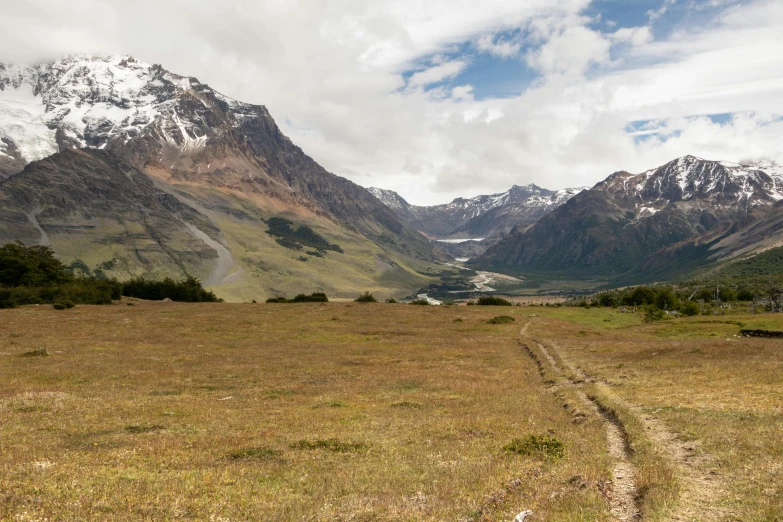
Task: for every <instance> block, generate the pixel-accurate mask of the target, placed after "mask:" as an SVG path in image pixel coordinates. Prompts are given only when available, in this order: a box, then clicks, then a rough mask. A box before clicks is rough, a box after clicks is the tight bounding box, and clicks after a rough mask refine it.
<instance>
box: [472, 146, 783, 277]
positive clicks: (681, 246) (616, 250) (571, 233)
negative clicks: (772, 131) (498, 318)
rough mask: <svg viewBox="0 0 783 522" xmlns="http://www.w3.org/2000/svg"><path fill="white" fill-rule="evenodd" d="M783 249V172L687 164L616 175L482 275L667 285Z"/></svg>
mask: <svg viewBox="0 0 783 522" xmlns="http://www.w3.org/2000/svg"><path fill="white" fill-rule="evenodd" d="M780 245H783V168H781V167H779V166H778V165H776V164H774V163H771V162H765V163H759V164H745V165H738V164H735V163H729V162H718V161H708V160H704V159H700V158H696V157H693V156H685V157H682V158H679V159H676V160H674V161H671V162H669V163H667V164H665V165H663V166H661V167H658V168H655V169H651V170H648V171H647V172H644V173H641V174H630V173H628V172H616V173H614V174H612V175H611V176H609V177H608V178H607V179H606V180H604V181H602V182H601V183H598V184H597V185H596V186H595V187H593V188H591V189H589V190H585V191H583V192H581V193H579V194H577V195H576V196H574V197H573V198H571V199H570V200H569V201H567V202H566V203H565V204H564V205H562V206H560V207H558V208H556V209H555V210H553V211H552V212H550V213H549V214H547V215H545V216H544V217H542V218H541V219H540V220H539V221H537V222H536V223H535V224H534V225H533V226H530V227H528V226H517V227H516V228H514V229H513V230H512V231H511V233H510V234H509V235H507V236H506V237H504V238H503V239H502V240H501V241H500V242H499V243H497V244H496V245H495V246H493V247H492V248H490V249H489V250H487V251H486V252H485V253H484V254H483V255H482V256H480V257H477V258H476V259H473V260H471V263H472V264H473V265H475V266H477V267H482V268H485V269H497V270H503V271H508V272H515V273H528V274H538V275H540V276H542V277H547V276H559V277H566V278H602V279H606V280H609V281H615V282H641V281H655V280H666V279H671V278H674V277H678V276H682V275H684V274H688V273H694V272H697V271H699V270H702V269H704V268H705V267H709V266H714V265H716V264H717V263H720V262H725V261H728V260H731V259H735V258H737V257H738V256H743V255H747V254H749V253H753V252H759V251H762V250H764V249H766V248H771V247H776V246H780Z"/></svg>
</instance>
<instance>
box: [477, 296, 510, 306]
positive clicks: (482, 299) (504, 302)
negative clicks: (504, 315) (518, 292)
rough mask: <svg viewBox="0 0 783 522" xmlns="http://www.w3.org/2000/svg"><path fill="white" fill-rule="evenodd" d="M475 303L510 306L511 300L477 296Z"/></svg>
mask: <svg viewBox="0 0 783 522" xmlns="http://www.w3.org/2000/svg"><path fill="white" fill-rule="evenodd" d="M476 304H477V305H481V306H511V301H508V300H506V299H503V298H502V297H479V300H478V301H477V302H476Z"/></svg>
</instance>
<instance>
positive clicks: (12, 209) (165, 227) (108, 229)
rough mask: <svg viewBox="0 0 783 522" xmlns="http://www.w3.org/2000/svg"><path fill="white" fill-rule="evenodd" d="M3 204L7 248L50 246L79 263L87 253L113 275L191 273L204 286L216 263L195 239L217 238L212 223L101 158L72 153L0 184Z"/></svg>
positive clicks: (124, 166)
mask: <svg viewBox="0 0 783 522" xmlns="http://www.w3.org/2000/svg"><path fill="white" fill-rule="evenodd" d="M0 204H1V205H2V214H1V217H2V219H0V243H3V244H5V243H8V242H10V241H13V240H21V241H24V242H25V243H28V244H32V243H40V244H46V245H52V246H53V248H55V250H56V251H57V252H68V251H70V252H72V253H73V255H74V256H77V255H80V254H79V251H80V250H82V249H87V250H89V251H91V253H92V255H93V256H95V255H97V256H98V257H99V258H100V259H102V260H103V261H108V262H110V263H111V264H112V265H116V267H114V268H115V270H118V271H119V270H126V271H128V274H129V275H141V274H145V275H151V276H154V277H163V276H171V275H181V274H182V273H183V272H186V273H190V274H193V275H198V276H201V277H203V278H204V279H207V278H209V276H210V275H211V274H210V269H211V267H212V265H214V262H215V261H216V260H217V258H218V252H216V251H215V249H213V248H210V247H209V245H207V244H206V243H205V242H204V241H203V240H202V239H199V238H198V237H197V236H196V235H195V234H194V232H192V230H193V229H197V230H200V231H201V232H202V233H203V234H204V235H209V236H217V234H218V233H219V232H218V230H217V228H216V227H215V226H213V225H212V223H211V222H210V221H209V219H207V218H205V217H204V216H203V215H201V214H199V213H198V212H197V211H195V210H194V209H192V208H191V207H188V206H187V205H184V204H183V203H181V202H180V201H179V200H177V199H176V198H175V197H173V196H171V195H169V194H166V193H164V192H162V191H160V190H159V189H157V188H156V187H155V185H154V183H153V182H152V180H151V179H150V178H149V177H148V176H147V175H146V174H144V173H143V172H141V171H139V170H138V169H135V168H134V167H132V166H131V165H129V164H128V163H126V162H124V161H122V160H119V159H117V158H115V157H114V156H113V155H111V154H110V153H107V152H104V151H98V150H68V151H65V152H63V153H58V154H54V155H53V156H50V157H48V158H46V159H43V160H40V161H37V162H34V163H31V164H30V165H29V166H28V167H27V168H25V169H24V171H23V172H21V173H20V174H17V175H15V176H13V177H11V178H9V179H7V180H5V181H4V182H2V183H0ZM126 251H132V252H133V254H134V258H135V259H130V258H128V257H126V256H124V255H123V253H125V252H126ZM134 261H135V262H134ZM145 265H146V266H148V267H149V269H147V270H145V269H144V266H145Z"/></svg>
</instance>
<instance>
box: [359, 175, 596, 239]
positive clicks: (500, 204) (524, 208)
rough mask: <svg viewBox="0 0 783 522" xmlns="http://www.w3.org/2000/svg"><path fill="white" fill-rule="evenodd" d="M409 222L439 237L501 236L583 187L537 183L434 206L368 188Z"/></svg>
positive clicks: (423, 231) (386, 191)
mask: <svg viewBox="0 0 783 522" xmlns="http://www.w3.org/2000/svg"><path fill="white" fill-rule="evenodd" d="M368 190H369V191H370V192H371V193H372V194H373V195H374V196H375V197H377V198H378V199H379V200H381V201H382V202H383V203H384V204H385V205H386V206H388V207H389V208H391V209H392V210H394V211H395V212H396V213H397V215H398V216H399V217H400V218H401V219H402V220H403V221H405V222H406V223H408V224H409V225H411V226H412V227H414V228H416V229H417V230H419V231H421V232H422V233H424V234H426V235H427V236H429V237H436V238H470V237H491V236H502V235H505V234H506V233H508V232H509V231H510V230H511V228H513V227H514V226H516V225H518V224H522V223H528V224H529V223H533V222H535V221H537V220H538V219H540V218H541V216H543V215H544V214H546V213H547V212H549V211H551V210H552V209H554V208H557V207H558V206H560V205H562V204H563V203H565V202H566V201H568V200H569V199H570V198H571V197H573V196H574V195H575V194H577V193H579V191H581V190H583V188H576V189H564V190H559V191H552V190H547V189H544V188H541V187H538V186H537V185H534V184H529V185H525V186H519V185H514V186H512V187H511V188H510V189H509V190H507V191H505V192H501V193H497V194H488V195H480V196H476V197H473V198H457V199H455V200H453V201H452V202H450V203H445V204H441V205H431V206H419V205H411V204H410V203H408V202H407V201H406V200H405V199H404V198H402V196H400V195H399V194H397V193H396V192H394V191H391V190H384V189H379V188H374V187H373V188H370V189H368Z"/></svg>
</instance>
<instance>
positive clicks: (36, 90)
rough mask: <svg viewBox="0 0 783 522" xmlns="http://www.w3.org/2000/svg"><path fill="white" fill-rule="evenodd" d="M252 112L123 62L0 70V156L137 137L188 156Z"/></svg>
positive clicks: (36, 154)
mask: <svg viewBox="0 0 783 522" xmlns="http://www.w3.org/2000/svg"><path fill="white" fill-rule="evenodd" d="M257 109H258V108H257V107H253V106H250V105H247V104H243V103H239V102H237V101H235V100H232V99H230V98H227V97H225V96H223V95H221V94H219V93H217V92H215V91H213V90H212V89H210V88H209V87H208V86H206V85H204V84H201V83H199V82H198V80H196V79H195V78H189V77H185V76H179V75H177V74H174V73H171V72H169V71H166V70H165V69H163V68H162V67H160V66H158V65H149V64H146V63H143V62H140V61H138V60H135V59H134V58H132V57H130V56H74V57H67V58H63V59H60V60H55V61H51V62H45V63H38V64H34V65H14V64H2V63H0V154H4V155H6V156H10V154H9V151H10V150H12V149H13V150H16V151H18V154H19V155H20V156H21V157H22V158H23V159H24V160H25V161H26V162H30V161H34V160H38V159H41V158H44V157H46V156H49V155H51V154H54V153H55V152H58V151H61V150H64V149H66V148H72V147H91V148H105V147H107V146H108V145H109V144H111V143H112V142H114V143H116V144H120V145H125V144H127V143H128V142H129V141H131V140H136V139H140V138H145V137H152V138H153V139H154V140H155V141H157V142H159V143H160V144H163V145H166V146H170V147H173V148H176V149H179V150H183V151H187V150H196V149H199V148H201V147H203V146H204V144H205V143H206V142H207V140H208V139H209V138H210V135H211V134H214V129H215V128H217V127H219V124H220V123H230V124H232V125H233V126H237V125H238V124H240V123H241V122H242V120H243V119H244V118H247V117H253V116H257V115H258V112H257ZM221 120H223V121H221ZM0 157H1V156H0Z"/></svg>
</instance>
